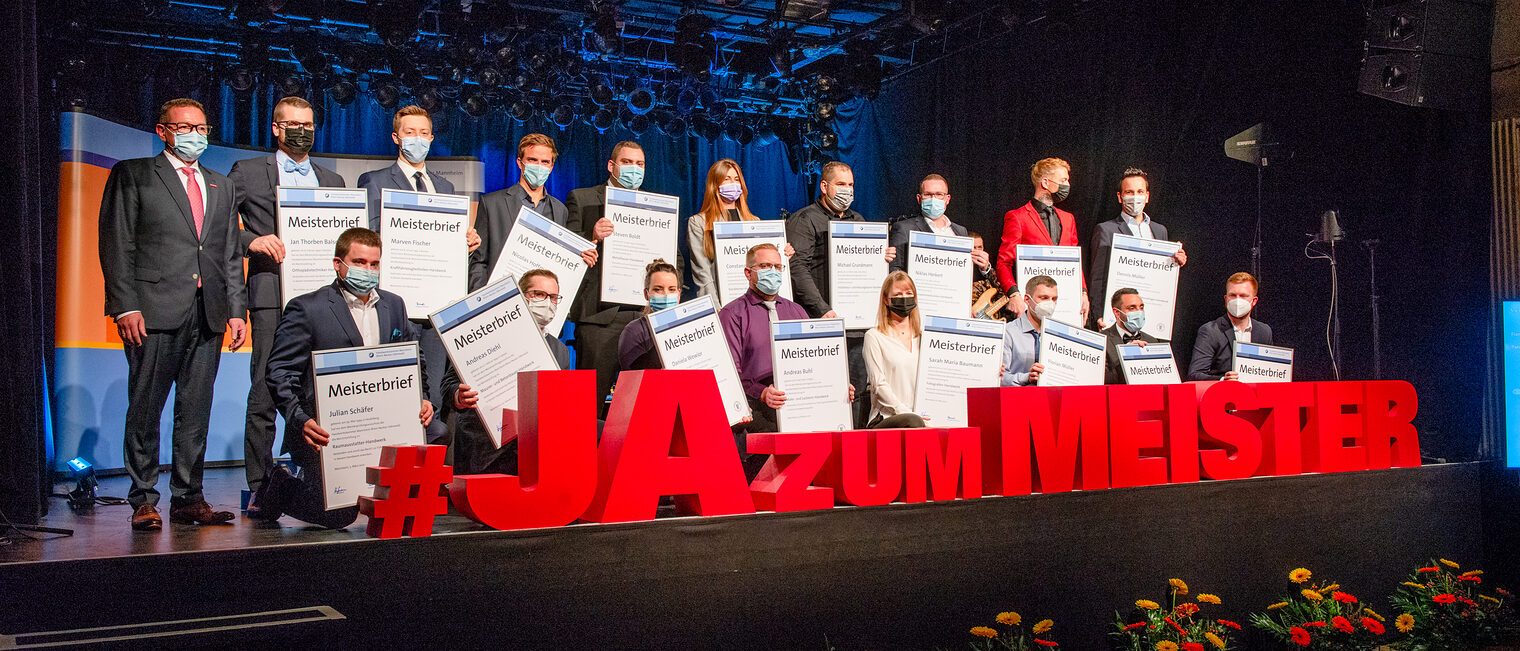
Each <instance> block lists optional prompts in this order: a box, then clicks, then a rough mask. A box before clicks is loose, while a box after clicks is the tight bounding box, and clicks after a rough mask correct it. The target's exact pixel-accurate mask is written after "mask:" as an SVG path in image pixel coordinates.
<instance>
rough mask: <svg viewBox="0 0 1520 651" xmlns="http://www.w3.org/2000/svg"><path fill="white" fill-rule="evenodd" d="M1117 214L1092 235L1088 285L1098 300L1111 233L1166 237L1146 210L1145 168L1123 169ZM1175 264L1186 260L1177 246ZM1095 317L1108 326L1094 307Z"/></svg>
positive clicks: (1104, 279)
mask: <svg viewBox="0 0 1520 651" xmlns="http://www.w3.org/2000/svg"><path fill="white" fill-rule="evenodd" d="M1118 197H1119V206H1120V209H1119V216H1118V217H1115V218H1113V219H1111V220H1109V221H1106V222H1102V223H1099V224H1098V226H1097V228H1094V229H1093V236H1092V243H1093V247H1092V263H1091V264H1090V266H1089V267H1088V269H1090V270H1091V271H1092V272H1091V273H1089V274H1088V275H1087V284H1088V286H1089V287H1090V288H1091V289H1090V291H1089V292H1088V295H1089V296H1092V297H1093V298H1095V299H1097V300H1100V301H1101V300H1103V296H1104V292H1106V291H1108V288H1107V284H1108V256H1109V254H1110V253H1111V252H1112V251H1113V248H1114V235H1116V234H1118V235H1131V236H1134V237H1143V238H1145V239H1148V240H1164V239H1166V227H1165V226H1162V225H1161V224H1157V223H1156V222H1154V221H1152V220H1151V216H1150V215H1149V214H1148V213H1146V212H1145V204H1147V203H1150V200H1151V185H1150V179H1149V177H1147V176H1146V174H1145V171H1144V170H1141V169H1139V168H1135V167H1131V168H1129V169H1126V170H1124V177H1123V178H1121V179H1119V192H1118ZM1173 257H1175V258H1176V259H1177V266H1179V267H1180V266H1182V265H1185V264H1187V252H1186V251H1183V250H1180V249H1179V250H1178V251H1177V255H1175V256H1173ZM1094 312H1095V314H1094V316H1093V318H1094V319H1096V320H1097V321H1098V326H1099V327H1107V326H1108V325H1109V322H1108V319H1107V318H1106V317H1105V316H1104V315H1103V314H1102V313H1100V312H1098V311H1097V310H1094Z"/></svg>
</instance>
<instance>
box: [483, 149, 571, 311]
mask: <svg viewBox="0 0 1520 651" xmlns="http://www.w3.org/2000/svg"><path fill="white" fill-rule="evenodd" d="M557 158H559V150H558V149H557V148H555V146H554V140H553V139H551V138H549V136H546V135H544V134H541V133H530V134H528V135H526V136H523V138H522V140H519V141H518V142H517V173H518V180H517V183H514V184H512V186H511V187H509V188H506V189H503V190H497V191H495V192H492V193H490V194H486V195H483V196H481V197H480V208H479V209H478V211H477V212H476V215H475V230H476V231H477V232H479V233H480V246H479V247H477V248H476V249H475V250H474V251H471V252H470V291H472V292H473V291H475V290H477V289H480V288H481V287H485V286H486V282H487V281H489V280H490V279H491V271H492V270H493V269H495V268H496V261H497V260H498V259H500V258H501V250H502V249H503V248H505V247H506V244H507V234H508V233H511V232H512V225H513V224H516V223H517V213H518V212H519V211H521V210H522V209H523V208H527V209H529V210H532V211H533V212H536V213H538V214H540V215H543V216H544V217H547V218H548V219H549V220H551V221H553V222H554V223H556V224H559V225H560V226H564V225H566V224H567V223H569V220H570V214H569V211H568V210H567V209H566V208H565V204H563V203H561V202H560V200H559V199H555V198H554V197H553V196H552V195H550V194H549V190H548V188H546V187H544V183H545V182H546V181H548V180H549V173H550V172H552V171H553V170H554V161H555V159H557ZM581 257H582V258H584V259H585V260H586V264H588V265H591V264H595V263H596V249H589V250H587V251H585V252H582V253H581Z"/></svg>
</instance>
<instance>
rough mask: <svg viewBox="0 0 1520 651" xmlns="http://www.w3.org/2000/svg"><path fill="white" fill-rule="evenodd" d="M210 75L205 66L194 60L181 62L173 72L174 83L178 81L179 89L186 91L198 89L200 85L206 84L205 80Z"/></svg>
mask: <svg viewBox="0 0 1520 651" xmlns="http://www.w3.org/2000/svg"><path fill="white" fill-rule="evenodd" d="M210 74H211V72H210V70H208V69H207V68H206V64H204V63H202V62H200V61H196V60H194V59H191V60H188V61H183V62H181V63H180V64H179V65H178V66H176V67H175V70H174V78H175V81H178V82H179V85H180V87H182V88H185V89H187V90H188V89H194V88H200V87H201V84H204V83H206V78H207V77H209V76H210Z"/></svg>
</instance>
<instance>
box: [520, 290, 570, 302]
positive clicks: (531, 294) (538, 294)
mask: <svg viewBox="0 0 1520 651" xmlns="http://www.w3.org/2000/svg"><path fill="white" fill-rule="evenodd" d="M523 295H524V296H527V297H528V298H547V299H549V302H550V303H558V302H559V299H561V298H564V297H562V296H560V295H559V294H550V293H549V292H545V291H541V290H537V289H530V290H528V291H526V292H523Z"/></svg>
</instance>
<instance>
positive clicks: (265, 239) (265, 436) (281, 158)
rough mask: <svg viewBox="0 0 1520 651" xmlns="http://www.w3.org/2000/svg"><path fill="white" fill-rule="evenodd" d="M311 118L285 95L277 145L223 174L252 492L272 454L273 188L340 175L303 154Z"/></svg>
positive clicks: (278, 244) (279, 251)
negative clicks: (245, 350) (235, 240)
mask: <svg viewBox="0 0 1520 651" xmlns="http://www.w3.org/2000/svg"><path fill="white" fill-rule="evenodd" d="M316 126H317V125H316V120H315V114H314V112H313V110H312V107H311V104H310V103H308V102H307V101H306V100H304V99H301V98H299V97H286V98H284V99H282V100H280V101H279V102H277V103H275V105H274V119H273V122H272V123H271V124H270V126H269V129H270V131H271V132H273V133H274V137H275V139H276V143H277V145H278V149H276V150H275V153H273V154H270V155H268V156H260V157H258V158H249V159H245V160H240V161H238V162H236V163H233V164H232V171H231V172H228V173H227V177H228V178H230V179H232V183H233V185H234V187H235V188H236V190H237V194H236V196H237V209H238V213H240V214H241V215H242V217H243V234H242V241H241V243H240V246H241V247H242V250H243V255H245V256H247V258H248V298H247V300H248V325H249V329H250V330H251V332H250V333H249V336H250V338H251V339H252V340H253V358H252V359H251V360H249V364H248V375H249V377H250V379H252V381H253V383H252V384H251V385H250V386H249V387H248V412H247V415H246V417H245V418H244V422H243V470H244V473H245V474H246V475H247V477H248V490H250V491H252V492H255V493H256V492H258V490H259V486H261V485H263V483H264V479H265V478H266V477H267V476H268V472H269V466H270V464H271V462H272V460H273V459H274V455H273V453H272V448H273V447H274V433H275V432H274V414H275V404H274V396H273V395H271V394H270V393H269V386H268V385H267V384H266V383H265V382H264V377H265V374H266V373H267V372H268V368H269V351H271V350H273V349H274V331H275V328H277V327H279V325H280V314H281V312H282V309H283V308H284V307H285V301H284V299H283V294H282V292H281V288H280V263H281V262H284V261H285V243H284V242H283V241H281V240H280V236H279V232H280V229H279V225H278V224H276V223H275V220H276V219H277V218H278V216H279V210H278V208H277V206H276V202H277V200H278V198H277V197H276V196H275V188H276V187H278V186H282V185H283V186H293V187H308V188H318V187H321V188H341V187H344V183H343V177H342V176H339V175H338V173H337V172H334V171H332V170H330V169H327V168H325V167H322V166H321V165H317V164H316V163H315V162H313V161H312V160H311V157H310V156H308V155H307V154H308V152H310V151H311V148H312V145H313V143H314V142H315V139H316Z"/></svg>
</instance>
